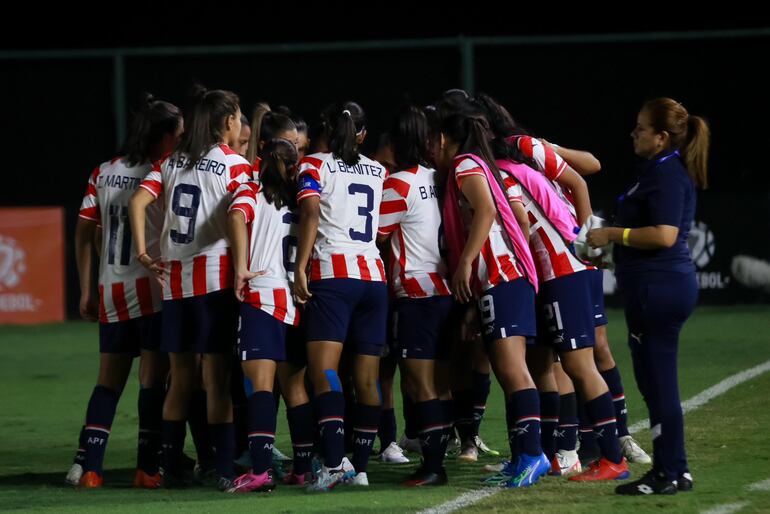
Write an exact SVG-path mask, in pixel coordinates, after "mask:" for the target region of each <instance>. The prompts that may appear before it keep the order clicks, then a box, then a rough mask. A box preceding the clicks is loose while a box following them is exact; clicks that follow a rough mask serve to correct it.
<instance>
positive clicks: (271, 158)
mask: <svg viewBox="0 0 770 514" xmlns="http://www.w3.org/2000/svg"><path fill="white" fill-rule="evenodd" d="M261 155H262V163H261V168H260V172H259V181H260V185H261V187H262V191H263V192H264V195H265V198H266V199H267V201H268V202H270V203H272V204H273V205H275V206H276V208H278V209H280V208H281V207H283V206H285V205H287V206H289V208H293V207H295V205H296V200H295V198H296V195H297V185H296V181H295V180H294V169H295V167H296V165H297V161H298V160H299V159H298V155H297V147H296V146H294V143H292V142H291V141H289V140H286V139H281V138H273V139H269V140H267V141H266V142H265V146H264V147H263V148H262V154H261Z"/></svg>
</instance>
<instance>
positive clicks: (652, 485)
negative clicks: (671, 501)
mask: <svg viewBox="0 0 770 514" xmlns="http://www.w3.org/2000/svg"><path fill="white" fill-rule="evenodd" d="M676 491H677V485H676V482H674V481H671V480H668V479H667V478H666V477H664V476H662V475H661V474H660V473H658V472H657V471H653V470H650V471H648V472H647V473H646V474H645V475H644V476H643V477H642V478H640V479H639V480H634V481H633V482H628V483H627V484H623V485H619V486H617V487H616V488H615V493H616V494H623V495H626V496H644V495H651V494H676Z"/></svg>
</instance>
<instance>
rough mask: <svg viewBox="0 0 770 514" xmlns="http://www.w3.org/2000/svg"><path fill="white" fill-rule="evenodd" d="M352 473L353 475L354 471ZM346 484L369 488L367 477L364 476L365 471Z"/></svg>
mask: <svg viewBox="0 0 770 514" xmlns="http://www.w3.org/2000/svg"><path fill="white" fill-rule="evenodd" d="M353 473H355V471H354V472H353ZM348 483H349V484H350V485H357V486H360V487H369V475H367V474H366V471H362V472H361V473H356V474H355V475H353V476H352V477H351V478H350V480H349V481H348Z"/></svg>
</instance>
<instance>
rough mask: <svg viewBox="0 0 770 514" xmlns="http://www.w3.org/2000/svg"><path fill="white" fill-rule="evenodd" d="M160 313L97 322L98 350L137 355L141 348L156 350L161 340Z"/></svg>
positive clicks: (158, 348)
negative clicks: (109, 321)
mask: <svg viewBox="0 0 770 514" xmlns="http://www.w3.org/2000/svg"><path fill="white" fill-rule="evenodd" d="M161 319H162V318H161V313H160V312H156V313H155V314H149V315H147V316H140V317H138V318H134V319H129V320H127V321H116V322H115V323H99V352H100V353H126V354H129V355H133V356H134V357H136V356H138V355H139V354H140V353H141V351H142V350H149V351H152V352H157V351H159V350H160V341H161V323H162V322H161Z"/></svg>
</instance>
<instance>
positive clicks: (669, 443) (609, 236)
mask: <svg viewBox="0 0 770 514" xmlns="http://www.w3.org/2000/svg"><path fill="white" fill-rule="evenodd" d="M631 137H632V138H633V141H634V152H635V153H636V155H638V156H639V157H641V158H643V159H645V162H644V163H643V164H642V165H641V167H640V170H639V173H638V175H637V177H636V178H635V180H634V183H633V185H632V186H631V187H630V188H629V189H628V190H627V191H626V192H625V193H624V194H623V195H622V196H621V197H620V199H619V201H618V212H617V213H618V215H617V217H616V218H615V223H616V226H614V227H608V228H600V229H595V230H592V231H590V232H589V233H588V242H589V244H590V245H591V246H593V247H595V248H596V247H603V246H606V245H607V244H608V243H610V242H612V243H615V252H616V255H615V262H616V269H615V273H616V276H617V278H618V285H619V287H620V290H621V291H622V293H623V297H624V303H625V314H626V323H627V324H628V332H629V334H628V335H629V338H628V343H629V345H630V346H631V357H632V358H633V363H634V374H635V376H636V383H637V385H638V386H639V390H640V391H641V393H642V396H643V397H644V401H645V403H647V409H648V410H649V414H650V427H651V429H652V437H653V463H652V469H651V470H650V471H649V472H648V473H647V474H646V475H645V476H643V477H642V478H641V479H639V480H637V481H635V482H631V483H629V484H624V485H622V486H619V487H618V488H617V489H616V492H617V493H618V494H628V495H646V494H675V493H676V492H677V490H679V491H688V490H690V489H692V477H691V476H690V472H689V468H688V466H687V456H686V454H685V448H684V419H683V416H682V408H681V405H680V403H679V384H678V378H677V362H676V361H677V349H678V346H679V332H680V331H681V330H682V326H683V325H684V323H685V322H686V321H687V318H689V317H690V315H691V314H692V312H693V310H694V309H695V305H696V303H697V299H698V282H697V280H696V278H695V266H694V264H693V262H692V258H691V257H690V252H689V249H688V247H687V236H688V234H689V231H690V227H691V226H692V222H693V218H694V216H695V204H696V190H695V188H696V187H701V188H705V187H706V185H707V161H708V150H709V139H710V132H709V127H708V125H707V124H706V122H705V120H703V118H701V117H699V116H694V115H691V114H689V113H688V112H687V110H686V109H685V108H684V107H683V106H682V104H680V103H679V102H677V101H675V100H672V99H670V98H658V99H655V100H650V101H649V102H646V103H645V104H644V106H643V107H642V109H641V111H640V112H639V114H638V116H637V121H636V128H634V130H633V132H632V133H631Z"/></svg>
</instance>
